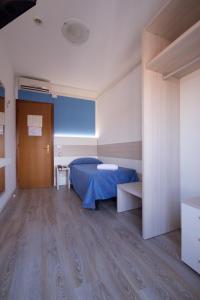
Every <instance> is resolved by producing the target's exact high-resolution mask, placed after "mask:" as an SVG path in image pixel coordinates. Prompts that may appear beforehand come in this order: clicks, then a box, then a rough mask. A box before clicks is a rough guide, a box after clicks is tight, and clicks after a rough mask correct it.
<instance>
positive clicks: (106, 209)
mask: <svg viewBox="0 0 200 300" xmlns="http://www.w3.org/2000/svg"><path fill="white" fill-rule="evenodd" d="M141 214H142V212H141V209H136V210H133V211H129V212H123V213H120V214H118V213H117V212H116V203H115V201H113V200H110V201H105V202H101V203H100V210H98V211H92V210H86V209H83V208H82V207H81V201H80V199H79V198H78V197H77V195H76V194H75V193H74V191H73V190H68V189H66V188H61V189H60V190H59V191H57V190H56V189H53V188H50V189H38V190H37V189H35V190H21V191H20V190H19V191H18V192H17V196H16V198H15V199H12V200H11V201H10V202H9V203H8V205H7V206H6V208H5V209H4V210H3V212H2V213H1V215H0V226H1V227H0V228H1V229H0V300H57V299H58V300H61V299H62V300H65V299H66V300H128V299H131V300H133V299H135V300H162V299H170V300H179V299H180V300H184V299H185V300H186V299H191V300H192V299H193V300H200V276H199V275H198V274H197V273H195V272H194V271H192V270H191V269H190V268H189V267H187V266H186V265H185V264H184V263H182V262H181V260H180V232H179V231H174V232H171V233H169V234H166V235H162V236H159V237H156V238H153V239H150V240H143V239H142V237H141V226H142V222H141Z"/></svg>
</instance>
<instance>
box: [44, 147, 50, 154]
mask: <svg viewBox="0 0 200 300" xmlns="http://www.w3.org/2000/svg"><path fill="white" fill-rule="evenodd" d="M44 149H46V150H47V153H49V152H50V145H47V146H46V147H44Z"/></svg>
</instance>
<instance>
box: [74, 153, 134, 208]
mask: <svg viewBox="0 0 200 300" xmlns="http://www.w3.org/2000/svg"><path fill="white" fill-rule="evenodd" d="M100 163H102V162H101V161H99V160H97V159H95V158H81V159H76V160H74V161H72V162H71V163H70V165H69V168H70V182H71V185H72V186H73V188H74V190H75V192H76V193H77V194H78V196H79V197H80V198H81V199H82V201H83V204H82V206H83V207H84V208H91V209H95V208H96V201H97V200H106V199H110V198H113V197H116V196H117V184H121V183H127V182H135V181H138V176H137V173H136V171H135V170H132V169H127V168H121V167H119V168H118V170H115V171H112V170H98V169H97V165H98V164H100Z"/></svg>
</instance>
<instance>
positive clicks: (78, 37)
mask: <svg viewBox="0 0 200 300" xmlns="http://www.w3.org/2000/svg"><path fill="white" fill-rule="evenodd" d="M62 34H63V36H64V37H65V38H66V39H67V40H68V41H69V42H71V43H72V44H75V45H81V44H83V43H85V42H87V40H88V38H89V34H90V30H89V29H88V27H87V26H86V25H85V24H84V23H83V22H82V21H81V20H76V19H69V20H68V21H66V22H65V23H64V24H63V26H62Z"/></svg>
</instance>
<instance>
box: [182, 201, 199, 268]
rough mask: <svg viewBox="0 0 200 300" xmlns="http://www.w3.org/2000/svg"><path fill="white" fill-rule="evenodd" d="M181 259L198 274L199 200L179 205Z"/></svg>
mask: <svg viewBox="0 0 200 300" xmlns="http://www.w3.org/2000/svg"><path fill="white" fill-rule="evenodd" d="M181 223H182V230H181V235H182V245H181V250H182V251H181V252H182V253H181V258H182V260H183V261H184V262H185V263H186V264H188V265H189V266H190V267H191V268H192V269H194V270H195V271H196V272H198V273H199V274H200V198H195V199H190V200H187V201H183V202H182V203H181Z"/></svg>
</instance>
